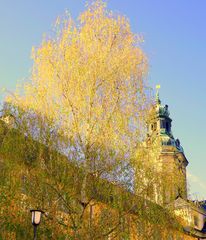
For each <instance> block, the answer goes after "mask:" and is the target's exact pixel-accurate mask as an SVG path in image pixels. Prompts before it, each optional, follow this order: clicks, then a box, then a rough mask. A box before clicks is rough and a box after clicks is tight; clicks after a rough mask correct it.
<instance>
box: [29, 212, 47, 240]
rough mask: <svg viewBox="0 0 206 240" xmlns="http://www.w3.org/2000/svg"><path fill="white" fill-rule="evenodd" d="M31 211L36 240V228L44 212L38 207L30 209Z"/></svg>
mask: <svg viewBox="0 0 206 240" xmlns="http://www.w3.org/2000/svg"><path fill="white" fill-rule="evenodd" d="M30 212H31V221H32V225H33V226H34V240H36V239H37V238H36V236H37V233H36V230H37V226H38V225H39V224H40V221H41V215H42V214H43V213H44V212H43V211H42V210H38V209H34V210H33V209H32V210H30Z"/></svg>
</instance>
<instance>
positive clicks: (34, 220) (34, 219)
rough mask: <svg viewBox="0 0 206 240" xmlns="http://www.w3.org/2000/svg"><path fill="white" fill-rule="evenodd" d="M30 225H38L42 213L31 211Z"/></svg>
mask: <svg viewBox="0 0 206 240" xmlns="http://www.w3.org/2000/svg"><path fill="white" fill-rule="evenodd" d="M31 213H32V216H31V217H32V224H33V225H39V223H40V221H41V214H42V212H41V211H39V210H32V211H31Z"/></svg>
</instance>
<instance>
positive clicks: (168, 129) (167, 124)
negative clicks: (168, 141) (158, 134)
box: [166, 122, 170, 132]
mask: <svg viewBox="0 0 206 240" xmlns="http://www.w3.org/2000/svg"><path fill="white" fill-rule="evenodd" d="M166 131H167V132H170V125H169V123H168V122H166Z"/></svg>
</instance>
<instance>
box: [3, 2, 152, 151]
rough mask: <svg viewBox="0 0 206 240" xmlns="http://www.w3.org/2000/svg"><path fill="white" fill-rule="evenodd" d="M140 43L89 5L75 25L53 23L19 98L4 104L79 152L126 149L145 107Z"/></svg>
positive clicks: (122, 24)
mask: <svg viewBox="0 0 206 240" xmlns="http://www.w3.org/2000/svg"><path fill="white" fill-rule="evenodd" d="M140 39H141V38H140V37H138V36H137V35H136V34H134V33H133V32H132V31H131V28H130V24H129V21H128V19H127V18H126V17H124V16H120V15H117V14H115V13H113V12H111V11H108V10H107V9H106V4H105V3H103V2H102V1H94V2H93V3H92V4H90V5H88V7H87V9H86V10H85V11H84V12H83V13H82V14H81V15H80V16H79V21H78V22H77V23H75V21H74V20H73V19H72V18H71V17H70V16H69V15H66V16H64V17H63V18H62V19H60V18H58V19H57V21H56V26H55V34H54V36H52V37H47V38H46V39H44V40H43V42H42V44H41V46H40V47H38V48H34V49H33V51H32V58H33V60H34V65H33V69H32V76H31V81H29V82H27V83H25V84H24V85H23V92H24V95H23V96H22V95H18V94H17V93H16V94H15V98H14V97H8V98H7V101H9V102H12V103H13V104H14V105H17V106H19V107H21V108H22V109H24V110H32V111H34V112H36V113H38V114H39V115H40V116H44V117H46V118H47V119H49V120H50V121H51V122H52V123H55V124H57V125H58V126H60V128H59V133H60V132H61V134H63V135H64V136H66V137H67V138H68V139H73V140H74V139H75V140H76V139H77V138H78V139H79V141H80V143H82V144H83V145H84V146H86V145H88V146H89V145H90V146H91V145H92V144H94V143H95V144H96V145H99V146H100V145H101V146H102V145H104V146H105V145H107V146H108V147H110V148H113V149H117V148H118V149H125V148H128V147H129V148H130V149H131V148H132V147H133V146H135V144H136V142H137V141H138V138H139V136H140V133H141V130H142V129H143V121H142V120H143V118H144V115H145V109H146V104H147V101H148V99H147V94H146V83H145V76H146V72H147V59H146V57H145V54H144V53H143V51H142V49H141V48H140V44H141V42H140ZM80 145H81V144H80ZM83 145H82V146H81V147H83Z"/></svg>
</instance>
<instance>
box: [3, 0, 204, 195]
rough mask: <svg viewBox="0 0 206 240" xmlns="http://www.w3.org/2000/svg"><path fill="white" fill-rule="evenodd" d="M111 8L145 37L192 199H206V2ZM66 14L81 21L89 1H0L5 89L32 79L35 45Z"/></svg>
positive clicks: (148, 0) (121, 2)
mask: <svg viewBox="0 0 206 240" xmlns="http://www.w3.org/2000/svg"><path fill="white" fill-rule="evenodd" d="M108 7H109V8H110V9H112V10H113V11H116V12H119V13H121V14H124V15H126V16H127V17H128V18H129V19H130V23H131V26H132V30H133V31H134V32H136V33H141V34H143V36H144V39H145V43H144V45H143V48H144V50H145V52H146V54H147V56H148V59H149V63H150V72H149V76H148V78H149V82H150V84H151V85H152V86H153V87H155V85H156V84H157V83H159V84H160V85H161V90H160V97H161V100H162V102H163V103H165V104H168V105H169V109H170V113H171V117H172V118H173V134H174V135H175V137H178V138H179V139H180V141H181V144H182V145H183V147H184V150H185V154H186V157H187V158H188V161H189V162H190V163H189V166H188V172H189V174H188V178H189V181H190V185H191V187H190V188H191V192H192V193H193V195H192V196H193V197H196V196H199V198H201V199H202V198H205V199H206V171H205V170H206V139H205V136H206V74H205V71H206V14H205V12H206V1H205V0H181V1H180V0H110V1H108ZM66 9H68V10H69V12H71V14H72V16H73V17H77V16H78V14H79V12H81V11H82V10H83V9H84V1H82V0H43V1H42V0H18V1H17V0H0V88H2V87H6V88H7V89H9V90H14V89H15V85H16V83H17V82H18V81H19V80H22V79H24V78H27V77H28V76H29V73H30V69H31V66H32V62H31V60H30V53H31V48H32V46H38V45H39V44H40V42H41V39H42V36H43V34H44V33H49V31H50V30H51V26H52V24H53V23H54V21H55V19H56V18H57V16H58V15H62V14H63V13H64V11H65V10H66ZM2 99H3V97H2V96H0V100H1V101H2Z"/></svg>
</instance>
